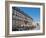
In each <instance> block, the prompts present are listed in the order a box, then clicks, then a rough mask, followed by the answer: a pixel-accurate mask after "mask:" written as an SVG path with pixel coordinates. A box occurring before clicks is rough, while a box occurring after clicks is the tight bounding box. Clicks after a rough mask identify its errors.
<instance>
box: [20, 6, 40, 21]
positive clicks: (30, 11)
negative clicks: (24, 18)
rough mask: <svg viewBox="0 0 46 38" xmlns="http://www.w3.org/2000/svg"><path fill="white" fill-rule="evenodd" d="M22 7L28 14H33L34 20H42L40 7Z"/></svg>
mask: <svg viewBox="0 0 46 38" xmlns="http://www.w3.org/2000/svg"><path fill="white" fill-rule="evenodd" d="M20 9H21V10H22V11H24V12H25V13H26V14H27V15H29V16H31V17H32V18H33V21H35V22H39V21H40V8H35V7H33V8H32V7H20Z"/></svg>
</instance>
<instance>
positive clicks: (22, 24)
mask: <svg viewBox="0 0 46 38" xmlns="http://www.w3.org/2000/svg"><path fill="white" fill-rule="evenodd" d="M32 22H33V19H32V17H30V16H28V15H27V14H25V13H24V12H23V11H21V9H20V8H18V7H12V27H13V30H14V29H16V28H17V29H19V28H21V29H27V28H28V29H29V28H31V26H32ZM19 30H20V29H19Z"/></svg>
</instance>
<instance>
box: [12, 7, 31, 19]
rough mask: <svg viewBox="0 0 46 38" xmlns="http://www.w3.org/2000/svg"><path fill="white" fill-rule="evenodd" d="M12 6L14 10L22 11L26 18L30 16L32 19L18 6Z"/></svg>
mask: <svg viewBox="0 0 46 38" xmlns="http://www.w3.org/2000/svg"><path fill="white" fill-rule="evenodd" d="M12 8H13V9H14V10H16V11H18V12H20V13H22V14H23V15H25V16H27V17H28V18H31V19H32V17H30V16H29V15H28V14H26V13H25V12H23V11H21V9H20V8H19V7H12Z"/></svg>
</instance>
